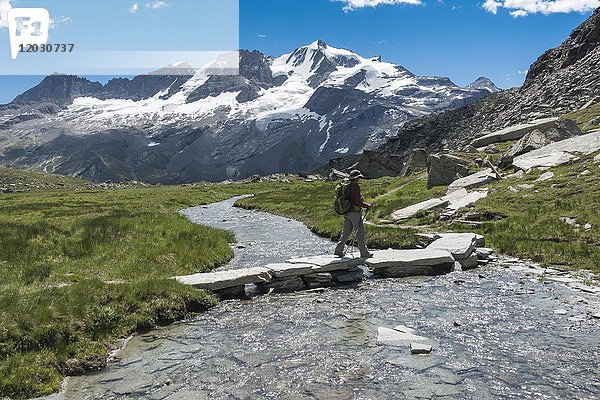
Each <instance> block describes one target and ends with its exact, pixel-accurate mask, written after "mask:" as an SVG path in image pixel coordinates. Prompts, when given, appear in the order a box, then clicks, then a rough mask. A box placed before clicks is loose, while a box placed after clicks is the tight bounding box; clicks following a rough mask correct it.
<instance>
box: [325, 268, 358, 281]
mask: <svg viewBox="0 0 600 400" xmlns="http://www.w3.org/2000/svg"><path fill="white" fill-rule="evenodd" d="M331 276H332V277H333V280H334V282H338V283H350V282H361V281H362V280H363V279H364V277H365V275H364V273H363V270H362V269H360V268H359V267H353V268H351V269H349V270H346V271H332V272H331Z"/></svg>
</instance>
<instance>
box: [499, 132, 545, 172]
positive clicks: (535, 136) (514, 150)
mask: <svg viewBox="0 0 600 400" xmlns="http://www.w3.org/2000/svg"><path fill="white" fill-rule="evenodd" d="M549 143H550V140H549V139H547V138H546V136H545V135H544V133H543V132H541V131H540V130H538V129H536V130H534V131H533V132H529V133H528V134H526V135H525V136H523V137H522V138H521V139H520V140H519V141H518V142H517V143H515V144H514V145H512V147H511V148H510V149H508V151H507V152H506V153H504V155H503V156H502V158H500V163H499V164H498V166H499V167H500V168H506V167H508V166H510V165H511V164H512V161H513V159H514V158H515V157H516V156H519V155H521V154H525V153H528V152H530V151H532V150H537V149H541V148H542V147H544V146H545V145H547V144H549Z"/></svg>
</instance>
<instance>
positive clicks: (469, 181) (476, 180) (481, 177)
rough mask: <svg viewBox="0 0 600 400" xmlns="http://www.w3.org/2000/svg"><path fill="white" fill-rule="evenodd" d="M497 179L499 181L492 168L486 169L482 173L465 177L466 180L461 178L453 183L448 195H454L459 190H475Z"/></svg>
mask: <svg viewBox="0 0 600 400" xmlns="http://www.w3.org/2000/svg"><path fill="white" fill-rule="evenodd" d="M495 179H498V176H497V175H496V173H495V172H494V171H492V169H491V168H486V169H484V170H482V171H479V172H476V173H474V174H471V175H468V176H465V177H464V178H459V179H457V180H455V181H453V182H451V183H450V185H449V186H448V193H452V192H453V191H455V190H459V189H466V190H468V189H473V188H476V187H479V186H482V185H485V184H487V183H489V182H491V181H493V180H495Z"/></svg>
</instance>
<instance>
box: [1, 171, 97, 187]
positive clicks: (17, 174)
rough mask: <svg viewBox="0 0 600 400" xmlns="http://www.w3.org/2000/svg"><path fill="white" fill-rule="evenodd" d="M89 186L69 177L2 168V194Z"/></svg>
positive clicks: (84, 182)
mask: <svg viewBox="0 0 600 400" xmlns="http://www.w3.org/2000/svg"><path fill="white" fill-rule="evenodd" d="M88 185H89V183H88V182H86V181H83V180H81V179H78V178H72V177H69V176H61V175H52V174H41V173H38V172H32V171H28V170H22V169H10V168H3V167H0V193H1V192H23V191H32V190H41V189H82V188H85V187H86V186H88Z"/></svg>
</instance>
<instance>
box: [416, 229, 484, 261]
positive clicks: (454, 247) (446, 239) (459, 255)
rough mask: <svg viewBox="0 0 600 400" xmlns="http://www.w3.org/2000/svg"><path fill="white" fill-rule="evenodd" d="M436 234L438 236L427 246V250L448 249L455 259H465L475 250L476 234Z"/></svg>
mask: <svg viewBox="0 0 600 400" xmlns="http://www.w3.org/2000/svg"><path fill="white" fill-rule="evenodd" d="M438 236H439V237H440V238H439V239H437V240H435V241H434V242H433V243H431V244H430V245H429V246H427V250H445V251H448V252H450V253H451V254H452V256H453V257H454V259H456V260H457V261H459V260H465V259H467V258H468V257H469V256H470V255H471V254H473V251H475V246H476V243H477V235H475V234H474V233H444V234H440V235H438Z"/></svg>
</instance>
